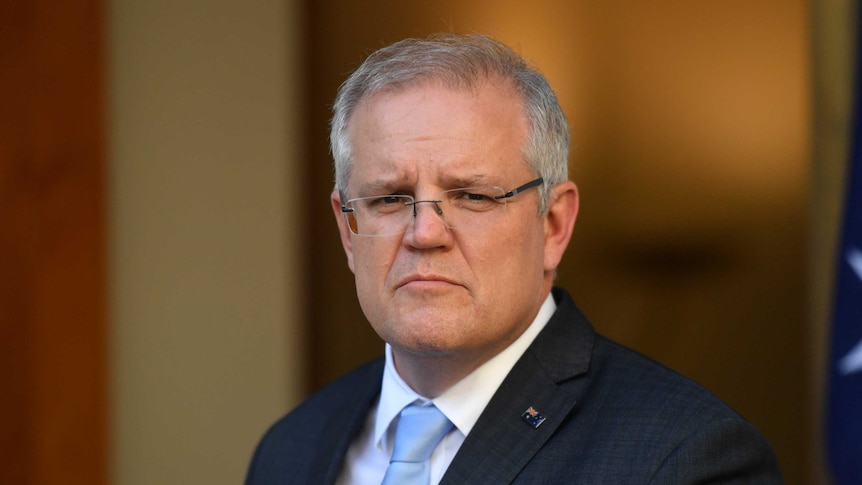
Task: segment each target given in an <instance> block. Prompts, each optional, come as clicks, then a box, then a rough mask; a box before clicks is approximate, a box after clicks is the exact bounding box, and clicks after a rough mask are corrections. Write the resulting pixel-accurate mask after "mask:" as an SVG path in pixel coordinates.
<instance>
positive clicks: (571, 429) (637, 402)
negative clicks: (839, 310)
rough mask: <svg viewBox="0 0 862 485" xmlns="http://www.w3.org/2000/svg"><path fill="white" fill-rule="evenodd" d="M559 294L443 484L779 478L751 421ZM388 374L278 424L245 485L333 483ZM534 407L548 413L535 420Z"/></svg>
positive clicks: (316, 400) (369, 369)
mask: <svg viewBox="0 0 862 485" xmlns="http://www.w3.org/2000/svg"><path fill="white" fill-rule="evenodd" d="M553 294H554V298H555V300H556V301H557V305H558V308H557V311H556V313H555V314H554V316H553V317H552V318H551V320H550V321H549V322H548V324H547V326H546V327H545V328H544V329H543V330H542V332H541V333H540V334H539V336H538V337H537V338H536V340H535V341H534V342H533V343H532V345H531V346H530V347H529V349H528V350H527V351H526V352H525V353H524V355H523V356H522V357H521V358H520V360H518V362H517V363H516V364H515V367H514V368H513V369H512V371H511V372H510V373H509V375H508V376H507V377H506V379H505V380H504V381H503V383H502V385H501V386H500V388H499V389H498V390H497V392H496V393H495V394H494V397H493V398H492V399H491V401H490V402H489V403H488V406H487V407H486V408H485V410H484V411H483V412H482V415H481V416H480V417H479V421H478V422H477V423H476V425H475V427H474V428H473V430H472V431H471V432H470V434H469V435H468V436H467V438H466V440H465V441H464V444H463V445H462V446H461V448H460V450H459V451H458V453H457V455H455V458H454V460H453V461H452V464H451V465H450V466H449V469H448V470H447V471H446V474H445V475H444V477H443V480H442V483H444V484H476V483H488V484H504V483H522V484H531V485H532V484H542V483H547V484H565V483H577V484H591V485H592V484H614V485H619V484H647V483H649V484H677V483H756V484H772V483H781V476H780V472H779V469H778V464H777V460H776V458H775V455H774V453H773V451H772V449H771V447H770V446H769V444H768V443H767V441H766V439H765V438H764V437H763V436H762V435H761V434H760V433H759V432H758V431H757V430H756V429H755V428H754V427H753V426H751V425H750V424H749V423H748V422H746V421H745V420H744V419H743V418H742V417H740V416H739V415H738V414H737V413H735V412H734V411H733V410H731V409H730V408H729V407H728V406H727V405H725V404H724V403H722V402H721V401H720V400H719V399H718V398H716V397H715V396H714V395H712V394H711V393H710V392H709V391H707V390H705V389H704V388H702V387H701V386H699V385H697V384H695V383H694V382H692V381H690V380H688V379H686V378H684V377H682V376H680V375H679V374H677V373H675V372H673V371H671V370H669V369H667V368H665V367H663V366H661V365H659V364H657V363H655V362H653V361H651V360H649V359H647V358H646V357H644V356H642V355H640V354H638V353H636V352H634V351H632V350H629V349H627V348H625V347H623V346H621V345H618V344H616V343H614V342H612V341H610V340H608V339H606V338H604V337H602V336H601V335H599V334H597V333H596V332H595V331H594V330H593V327H592V326H591V325H590V324H589V322H587V320H586V318H585V317H584V316H583V315H582V314H581V312H580V311H579V310H578V309H577V307H576V306H575V304H574V302H573V301H572V300H571V298H570V297H569V295H568V293H566V292H565V291H564V290H561V289H559V288H555V289H554V292H553ZM382 374H383V361H382V359H380V360H376V361H374V362H371V363H370V364H366V365H365V366H363V367H360V368H359V369H357V370H355V371H353V372H351V373H350V374H348V375H346V376H345V377H343V378H341V379H339V380H338V381H336V382H335V383H333V384H331V385H329V386H328V387H326V388H325V389H323V390H322V391H320V392H318V393H317V394H315V395H313V396H312V397H310V398H309V399H307V400H306V401H305V402H303V403H302V404H301V405H300V406H299V407H297V408H296V409H295V410H294V411H292V412H291V413H289V414H288V415H287V416H285V417H284V418H282V419H281V420H280V421H278V422H277V423H276V424H275V425H273V426H272V428H270V429H269V431H268V432H267V433H266V435H265V436H264V437H263V439H262V440H261V442H260V444H259V445H258V447H257V450H256V451H255V454H254V458H253V459H252V463H251V466H250V468H249V471H248V476H247V478H246V483H247V484H250V485H251V484H253V485H264V484H285V483H289V484H331V483H334V481H335V479H336V478H337V476H338V473H339V471H340V469H341V467H342V464H343V462H344V457H345V455H346V453H347V449H348V447H349V446H350V443H351V441H352V440H353V439H354V437H355V436H356V435H357V434H358V433H359V431H360V429H361V427H362V425H363V424H364V422H365V419H366V416H367V414H368V412H369V408H370V406H371V405H372V404H373V402H374V401H375V399H376V398H377V396H378V394H379V393H380V385H381V380H382ZM529 408H533V411H535V412H536V413H538V414H539V415H540V416H541V417H544V418H545V420H544V421H543V422H542V423H541V424H540V425H539V426H538V427H534V425H533V424H531V423H530V422H529V420H528V419H526V418H525V411H526V410H527V409H529ZM527 416H529V414H527ZM533 421H534V422H535V420H533Z"/></svg>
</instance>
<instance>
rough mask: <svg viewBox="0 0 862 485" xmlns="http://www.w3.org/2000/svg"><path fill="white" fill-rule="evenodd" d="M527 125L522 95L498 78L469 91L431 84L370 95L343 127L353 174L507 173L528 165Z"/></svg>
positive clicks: (355, 176) (362, 176)
mask: <svg viewBox="0 0 862 485" xmlns="http://www.w3.org/2000/svg"><path fill="white" fill-rule="evenodd" d="M528 132H529V124H528V121H527V116H526V111H525V108H524V103H523V101H522V98H521V96H520V95H519V94H518V93H516V92H515V90H514V89H513V88H512V87H511V86H509V85H507V84H506V83H502V82H492V81H483V82H480V83H477V84H476V85H475V86H472V87H469V88H466V87H465V88H461V87H451V86H446V85H444V84H443V83H435V82H429V83H424V84H421V85H417V86H410V87H406V88H401V89H398V90H388V91H382V92H378V93H375V94H373V95H371V96H369V97H367V98H365V99H363V100H362V101H361V102H360V103H359V105H357V107H356V109H355V110H354V113H353V116H352V117H351V120H350V124H349V126H348V135H349V136H350V140H351V145H352V147H353V168H352V170H351V177H350V178H351V185H352V184H353V182H354V180H355V179H358V181H361V182H364V181H370V180H372V179H418V178H420V177H422V176H425V175H433V174H438V176H439V174H440V173H446V174H448V176H450V177H454V178H470V177H486V178H487V177H493V176H494V175H493V174H499V177H505V175H506V173H507V172H511V171H514V170H518V169H521V170H526V163H525V161H524V157H523V148H524V144H525V143H526V141H527V136H528Z"/></svg>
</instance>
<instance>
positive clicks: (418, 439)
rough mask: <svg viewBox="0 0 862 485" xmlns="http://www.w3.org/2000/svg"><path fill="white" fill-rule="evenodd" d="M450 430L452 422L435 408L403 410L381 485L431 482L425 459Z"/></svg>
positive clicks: (412, 407)
mask: <svg viewBox="0 0 862 485" xmlns="http://www.w3.org/2000/svg"><path fill="white" fill-rule="evenodd" d="M450 429H452V422H451V421H449V419H448V418H447V417H446V416H445V415H444V414H443V413H442V412H440V410H439V409H437V407H436V406H416V405H410V406H407V407H405V408H404V409H403V410H402V411H401V417H400V418H399V421H398V427H397V428H396V430H395V444H394V446H393V451H392V459H391V460H390V461H389V468H388V469H387V470H386V476H385V477H384V478H383V485H388V484H395V483H399V484H414V483H422V484H427V483H428V482H429V480H430V466H429V463H428V459H429V457H430V456H431V453H432V452H433V451H434V448H436V447H437V445H438V444H439V443H440V440H442V439H443V437H444V436H446V434H447V433H448V432H449V430H450Z"/></svg>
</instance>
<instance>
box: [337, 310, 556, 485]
mask: <svg viewBox="0 0 862 485" xmlns="http://www.w3.org/2000/svg"><path fill="white" fill-rule="evenodd" d="M556 309H557V304H556V303H555V302H554V298H553V297H552V296H551V295H550V293H549V294H548V296H547V298H545V302H544V303H543V304H542V307H541V308H540V309H539V313H538V314H537V315H536V318H535V319H534V320H533V322H532V323H531V324H530V326H529V327H528V328H527V330H525V331H524V333H522V334H521V336H520V337H518V338H517V339H516V340H515V341H514V342H512V344H511V345H509V346H508V347H506V348H505V349H504V350H503V351H502V352H500V353H499V354H497V355H496V356H494V357H492V358H491V359H490V360H488V361H487V362H485V363H484V364H482V365H481V366H480V367H479V368H477V369H476V370H474V371H473V372H472V373H470V374H469V375H467V376H466V377H464V378H463V379H461V380H460V381H458V382H457V383H456V384H455V385H454V386H452V387H450V388H449V389H448V390H446V392H444V393H443V394H441V395H440V396H438V397H437V398H435V399H427V398H425V397H422V396H420V395H419V394H417V393H416V392H415V391H414V390H413V389H411V388H410V386H408V385H407V383H406V382H404V380H403V379H402V378H401V376H400V375H398V372H397V371H396V370H395V364H394V363H393V361H392V348H391V347H390V346H389V344H386V365H385V367H384V370H383V385H382V387H381V390H380V397H379V398H378V400H377V402H375V403H374V405H372V406H371V409H370V410H369V412H368V417H367V418H366V420H365V425H364V426H363V428H362V431H360V433H359V435H358V436H357V437H356V438H355V439H354V440H353V443H351V445H350V449H349V450H348V451H347V458H346V459H345V461H344V466H343V467H342V469H341V473H340V474H339V477H338V481H337V482H336V483H337V484H339V485H373V484H379V483H380V482H381V481H382V480H383V475H384V474H385V473H386V468H387V467H388V466H389V458H390V457H391V456H392V446H393V441H394V440H395V428H396V426H397V424H398V415H399V414H400V413H401V410H402V409H403V408H404V407H405V406H407V405H409V404H411V403H413V402H417V401H418V402H419V403H422V404H425V403H428V402H432V403H433V404H434V405H435V406H437V408H438V409H440V411H442V412H443V414H445V415H446V417H447V418H449V420H450V421H452V423H453V424H454V425H455V427H454V428H452V431H450V432H449V434H447V435H446V437H444V438H443V440H442V441H441V442H440V444H439V445H437V448H435V449H434V452H433V453H432V454H431V483H432V484H434V485H436V484H438V483H439V482H440V480H441V479H442V478H443V474H444V473H445V472H446V469H447V468H449V464H450V463H451V462H452V459H453V458H455V453H457V452H458V448H460V447H461V444H462V443H464V439H465V438H466V437H467V435H468V434H469V433H470V430H472V429H473V426H474V425H475V424H476V421H478V420H479V415H480V414H482V411H483V410H484V409H485V406H487V405H488V402H489V401H490V400H491V397H493V395H494V393H495V392H497V388H498V387H500V384H502V383H503V380H504V379H505V378H506V376H507V375H508V374H509V371H511V370H512V367H514V366H515V363H516V362H517V361H518V359H520V358H521V355H523V354H524V352H525V351H526V350H527V348H528V347H529V346H530V344H531V343H533V340H535V338H536V336H537V335H538V334H539V332H541V331H542V329H543V328H544V327H545V325H546V324H547V323H548V320H550V319H551V316H552V315H553V314H554V312H555V311H556Z"/></svg>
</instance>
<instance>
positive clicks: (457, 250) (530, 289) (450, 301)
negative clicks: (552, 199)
mask: <svg viewBox="0 0 862 485" xmlns="http://www.w3.org/2000/svg"><path fill="white" fill-rule="evenodd" d="M528 130H529V128H528V123H527V120H526V117H525V113H524V109H523V106H522V103H521V102H520V98H519V96H518V95H517V94H515V93H514V91H512V90H511V89H508V88H507V87H506V86H505V85H501V84H499V83H490V82H487V83H482V84H481V85H480V86H479V87H477V88H476V89H473V90H460V89H451V88H447V87H443V86H441V85H439V84H437V83H427V84H425V85H420V86H417V87H411V88H406V89H404V90H399V91H395V92H383V93H378V94H375V95H373V96H371V97H370V98H366V99H365V100H363V101H362V102H361V103H360V104H359V106H358V107H357V108H356V110H355V111H354V113H353V115H352V118H351V120H350V125H349V135H350V138H351V141H352V144H353V150H354V164H353V169H352V172H351V175H350V180H349V182H348V194H347V195H348V198H356V197H366V196H373V195H386V194H407V195H412V196H413V197H414V198H415V199H416V200H428V199H431V198H433V197H434V195H435V194H436V193H438V192H440V191H442V190H447V189H454V188H461V187H471V186H477V185H496V186H500V187H502V188H503V189H505V190H510V189H512V188H515V187H517V186H519V185H522V184H524V183H526V182H528V181H530V180H532V179H534V178H535V175H534V174H533V173H531V171H530V170H529V168H528V166H527V164H526V162H525V161H524V159H523V156H522V147H523V146H524V143H525V141H526V139H527V136H528ZM341 202H342V201H341V200H340V197H339V196H338V194H337V193H333V195H332V205H333V210H334V211H335V214H336V218H337V220H338V224H339V230H340V233H341V238H342V243H343V244H344V248H345V251H346V253H347V257H348V264H349V266H350V269H351V270H352V271H353V273H354V274H355V276H356V289H357V294H358V297H359V302H360V305H361V306H362V309H363V311H364V313H365V315H366V317H367V318H368V320H369V322H370V323H371V325H372V326H373V328H374V330H375V331H376V332H377V333H378V335H380V337H381V338H383V339H384V340H385V341H387V342H389V343H390V344H391V345H392V347H393V351H394V353H395V356H396V362H398V359H399V356H404V357H407V356H422V357H436V356H452V357H455V358H459V359H462V360H466V361H468V362H471V363H472V364H473V366H477V365H480V364H481V363H483V362H484V361H486V360H488V359H489V358H490V357H492V356H494V355H496V354H497V353H498V352H500V351H501V350H502V349H504V348H505V347H506V346H508V345H509V344H510V343H511V342H512V341H514V340H515V339H516V338H517V337H518V336H519V335H520V334H521V333H522V332H523V330H524V329H525V328H526V327H527V326H528V325H529V324H530V322H531V321H532V320H533V318H534V317H535V315H536V313H537V311H538V309H539V307H540V306H541V304H542V301H543V300H544V297H545V296H546V294H547V292H548V291H549V289H550V286H551V282H552V274H553V269H554V268H555V267H556V264H557V263H558V262H559V258H560V256H561V255H562V249H559V248H556V247H555V248H554V249H553V250H552V252H553V253H554V254H552V255H551V256H550V257H548V255H547V254H546V248H545V245H546V231H547V225H548V224H547V217H546V216H540V215H539V214H538V195H537V191H536V190H535V189H530V190H527V191H525V192H523V193H521V194H518V195H517V196H515V197H513V198H511V199H509V200H508V203H507V205H506V206H502V207H499V208H497V209H495V211H499V213H496V214H490V213H488V214H483V216H487V217H491V218H493V219H494V223H493V225H492V226H491V227H490V228H489V229H486V230H483V231H477V230H476V228H475V227H454V228H448V227H447V226H446V225H445V224H444V222H443V221H442V220H441V219H440V217H438V215H437V214H436V213H435V211H434V205H433V204H427V203H423V204H418V205H417V206H416V210H417V215H416V216H415V218H414V219H413V220H412V221H411V222H410V224H409V225H408V226H407V229H406V231H405V232H404V233H403V234H401V235H396V236H382V237H368V236H356V235H354V234H351V233H350V232H349V229H348V228H347V226H346V224H345V222H344V220H343V218H342V214H341V212H340V206H341ZM444 210H445V209H444ZM443 217H445V214H444V215H443ZM567 242H568V238H567V237H566V243H567ZM564 247H565V244H563V249H564Z"/></svg>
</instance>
